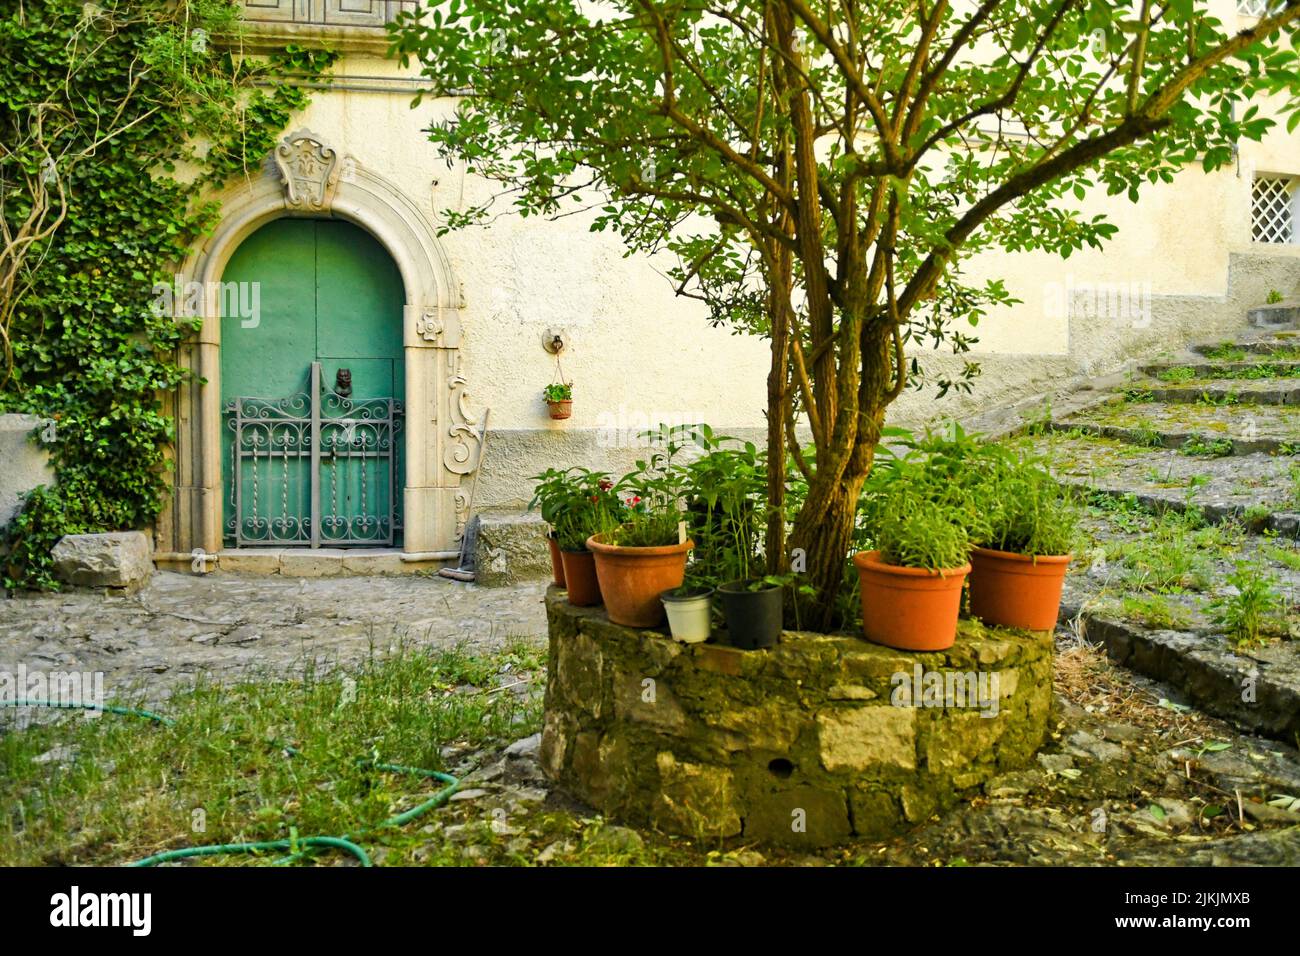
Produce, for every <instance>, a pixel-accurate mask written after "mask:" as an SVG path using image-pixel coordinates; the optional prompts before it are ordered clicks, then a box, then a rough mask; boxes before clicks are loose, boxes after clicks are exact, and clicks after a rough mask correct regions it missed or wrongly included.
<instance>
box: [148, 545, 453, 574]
mask: <svg viewBox="0 0 1300 956" xmlns="http://www.w3.org/2000/svg"><path fill="white" fill-rule="evenodd" d="M459 556H460V552H458V551H427V552H422V553H418V554H417V553H410V552H407V551H402V550H400V549H398V548H227V549H225V550H222V551H219V552H217V553H216V554H214V555H211V556H208V557H206V558H205V559H204V560H203V564H204V565H205V566H206V567H205V570H206V571H207V572H212V571H231V572H237V573H242V574H279V575H281V576H283V577H287V578H328V577H346V576H350V575H356V576H366V575H389V574H419V573H421V572H424V573H428V572H430V571H437V570H438V568H441V567H445V566H446V565H448V564H449V563H450V564H453V565H454V564H455V563H456V559H457V558H458V557H459ZM154 563H155V564H157V565H158V566H159V567H160V568H164V569H166V570H170V571H190V572H200V571H201V570H203V569H200V568H199V567H198V566H197V559H196V558H194V557H193V556H192V555H187V554H156V555H154Z"/></svg>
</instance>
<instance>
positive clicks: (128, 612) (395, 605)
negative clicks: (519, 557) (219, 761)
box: [0, 571, 546, 704]
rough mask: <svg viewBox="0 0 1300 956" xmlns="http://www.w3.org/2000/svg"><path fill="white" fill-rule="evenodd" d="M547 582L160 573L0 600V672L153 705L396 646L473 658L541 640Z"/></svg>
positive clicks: (354, 658)
mask: <svg viewBox="0 0 1300 956" xmlns="http://www.w3.org/2000/svg"><path fill="white" fill-rule="evenodd" d="M544 593H545V584H544V582H538V583H527V584H521V585H518V586H516V587H512V588H485V587H480V586H478V585H474V584H462V583H459V582H455V581H450V580H447V579H445V578H439V577H436V576H394V577H369V578H365V577H353V578H341V577H332V578H297V579H292V578H283V577H280V576H264V575H254V574H247V575H245V574H235V573H229V572H215V573H211V574H206V575H190V574H179V573H175V572H169V571H160V572H158V573H157V574H155V575H154V576H153V579H152V581H151V582H150V584H149V585H148V586H147V587H146V588H145V589H143V590H142V591H140V592H139V593H137V594H135V595H132V596H129V597H122V596H116V595H111V594H110V595H105V594H104V593H103V592H99V591H70V592H66V593H60V594H42V595H26V596H18V597H16V598H14V599H11V600H3V599H0V671H10V672H14V671H15V670H16V668H17V665H18V664H25V665H26V667H27V669H28V670H29V671H30V670H33V669H41V670H47V671H52V670H60V671H67V670H77V671H102V672H104V675H105V676H104V686H105V692H106V694H107V695H108V696H109V697H112V696H113V695H115V694H124V693H130V692H131V691H133V690H135V689H137V688H139V689H142V690H143V692H144V693H145V694H146V697H147V699H148V701H149V702H150V703H155V704H156V703H159V702H161V701H163V700H165V699H166V698H167V697H168V696H169V695H170V694H171V692H172V691H173V690H175V689H177V688H179V687H186V686H190V685H192V684H193V683H194V682H195V681H196V680H197V679H201V678H202V679H207V680H213V681H222V682H228V681H231V680H235V679H238V678H240V677H247V676H250V675H270V676H273V675H285V674H289V673H294V672H298V673H301V670H302V668H303V667H304V666H306V665H307V664H309V663H314V664H315V665H317V666H321V665H324V666H330V665H333V664H337V663H353V662H357V661H361V660H363V659H365V658H366V657H367V656H368V655H369V654H370V653H372V650H373V652H374V653H376V654H384V653H387V652H388V651H390V650H391V649H393V648H394V647H395V646H396V645H397V644H399V643H405V644H408V645H414V646H418V647H432V648H450V647H453V646H456V645H464V646H465V647H466V648H467V649H470V650H489V649H495V648H499V647H501V646H503V645H504V644H505V643H506V642H507V641H508V640H510V639H512V638H523V639H528V640H535V641H537V642H538V643H541V642H543V641H545V639H546V611H545V607H544V605H543V603H542V600H543V596H544Z"/></svg>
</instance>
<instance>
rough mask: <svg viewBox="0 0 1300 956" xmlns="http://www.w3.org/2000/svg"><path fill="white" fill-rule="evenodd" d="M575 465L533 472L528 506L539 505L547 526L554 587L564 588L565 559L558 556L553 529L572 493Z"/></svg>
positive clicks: (557, 545) (557, 540) (534, 506)
mask: <svg viewBox="0 0 1300 956" xmlns="http://www.w3.org/2000/svg"><path fill="white" fill-rule="evenodd" d="M577 471H579V469H577V468H565V469H563V470H561V469H558V468H548V469H546V471H544V472H542V473H541V474H539V475H533V476H532V477H531V480H532V481H535V482H537V484H536V485H534V486H533V500H532V501H530V502H528V509H529V510H530V511H531V510H532V509H533V508H538V507H540V509H541V513H542V520H543V521H545V522H546V523H547V524H548V525H549V526H550V527H548V528H547V531H546V547H547V550H548V551H550V555H551V580H552V581H554V582H555V585H556V587H561V588H562V587H564V562H563V561H562V559H561V557H560V545H559V539H558V537H557V535H556V532H555V526H556V524H557V523H558V519H559V516H560V514H561V513H562V512H563V510H564V507H565V506H566V505H567V504H568V503H569V502H570V501H571V500H572V498H573V495H574V489H573V485H574V477H573V476H574V473H575V472H577Z"/></svg>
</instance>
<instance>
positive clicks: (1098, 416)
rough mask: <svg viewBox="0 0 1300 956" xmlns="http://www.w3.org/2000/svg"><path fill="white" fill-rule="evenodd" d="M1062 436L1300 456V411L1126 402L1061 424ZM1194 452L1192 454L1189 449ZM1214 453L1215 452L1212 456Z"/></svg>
mask: <svg viewBox="0 0 1300 956" xmlns="http://www.w3.org/2000/svg"><path fill="white" fill-rule="evenodd" d="M1050 428H1051V430H1053V431H1055V432H1058V433H1066V434H1068V433H1070V432H1075V431H1078V432H1082V433H1084V434H1089V435H1097V436H1101V437H1103V438H1113V439H1117V440H1119V441H1124V442H1128V443H1130V444H1134V445H1142V446H1144V447H1148V448H1176V449H1182V448H1183V447H1184V446H1185V445H1187V444H1188V442H1189V441H1190V440H1192V439H1199V444H1200V445H1201V446H1202V447H1204V448H1207V449H1209V448H1212V447H1213V446H1215V445H1217V444H1220V443H1224V442H1226V443H1228V447H1227V448H1226V449H1224V450H1222V451H1219V452H1217V453H1218V454H1224V455H1226V454H1233V455H1248V454H1254V453H1264V454H1285V455H1295V454H1300V406H1296V405H1258V406H1253V407H1252V408H1250V409H1249V410H1248V411H1243V410H1242V409H1241V408H1239V407H1237V406H1232V405H1228V406H1215V405H1202V404H1195V403H1187V402H1178V403H1172V404H1171V403H1165V402H1131V401H1126V400H1125V399H1123V398H1118V399H1114V400H1112V401H1109V402H1105V403H1102V404H1099V405H1094V406H1092V407H1090V408H1087V409H1085V410H1083V411H1081V412H1077V413H1075V414H1074V415H1069V416H1066V417H1064V418H1063V419H1061V420H1053V421H1052V422H1051V424H1050ZM1189 450H1190V449H1189ZM1207 453H1209V454H1213V453H1214V452H1207Z"/></svg>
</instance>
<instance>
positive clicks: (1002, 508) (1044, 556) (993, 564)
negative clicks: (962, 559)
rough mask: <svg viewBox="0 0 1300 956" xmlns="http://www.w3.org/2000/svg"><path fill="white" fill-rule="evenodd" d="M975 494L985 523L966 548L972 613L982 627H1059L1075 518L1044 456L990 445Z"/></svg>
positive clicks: (1073, 538) (1074, 512)
mask: <svg viewBox="0 0 1300 956" xmlns="http://www.w3.org/2000/svg"><path fill="white" fill-rule="evenodd" d="M979 464H980V466H981V467H979V468H978V469H977V473H976V478H975V482H976V484H975V493H976V495H977V497H978V499H979V501H980V504H981V510H982V511H983V513H984V514H985V516H986V519H987V525H986V530H985V531H984V533H983V534H981V535H979V536H978V537H977V538H976V540H977V541H978V543H979V546H978V547H975V548H974V549H972V551H971V574H970V613H971V614H972V615H974V616H975V617H978V618H979V619H980V620H982V621H984V622H985V623H987V624H998V625H1002V626H1003V627H1021V628H1027V629H1029V630H1035V631H1048V630H1051V629H1053V628H1054V627H1056V621H1057V616H1058V614H1059V613H1060V607H1061V590H1062V586H1063V585H1064V582H1065V573H1066V570H1067V569H1068V568H1069V565H1070V560H1071V558H1072V555H1071V553H1070V552H1071V549H1072V547H1073V545H1074V540H1075V534H1076V529H1077V526H1078V513H1077V510H1076V509H1075V507H1074V505H1073V504H1072V503H1071V502H1070V500H1069V498H1068V497H1067V495H1066V493H1065V491H1064V489H1062V488H1061V486H1060V484H1059V483H1058V482H1057V481H1056V479H1055V478H1053V477H1052V474H1051V472H1050V471H1049V470H1048V468H1047V466H1046V462H1044V461H1043V460H1042V459H1040V458H1037V457H1034V456H1031V455H1028V454H1025V453H1022V452H1020V451H1017V450H1016V449H1013V448H1007V447H1003V446H994V445H990V446H988V447H987V450H986V451H985V453H984V454H983V455H982V456H981V461H980V462H979Z"/></svg>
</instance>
